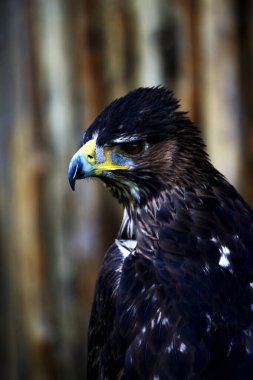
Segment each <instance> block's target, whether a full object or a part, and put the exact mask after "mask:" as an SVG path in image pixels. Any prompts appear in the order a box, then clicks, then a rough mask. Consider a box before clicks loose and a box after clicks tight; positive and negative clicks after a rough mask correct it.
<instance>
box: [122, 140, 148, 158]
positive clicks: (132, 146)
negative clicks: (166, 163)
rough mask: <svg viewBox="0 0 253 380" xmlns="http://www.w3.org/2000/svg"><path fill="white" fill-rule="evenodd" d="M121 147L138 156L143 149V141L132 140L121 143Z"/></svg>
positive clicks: (124, 150) (131, 154)
mask: <svg viewBox="0 0 253 380" xmlns="http://www.w3.org/2000/svg"><path fill="white" fill-rule="evenodd" d="M120 148H121V150H123V152H125V153H127V154H129V156H136V155H137V154H139V153H141V151H142V150H143V143H142V142H141V141H131V142H127V143H123V144H121V145H120Z"/></svg>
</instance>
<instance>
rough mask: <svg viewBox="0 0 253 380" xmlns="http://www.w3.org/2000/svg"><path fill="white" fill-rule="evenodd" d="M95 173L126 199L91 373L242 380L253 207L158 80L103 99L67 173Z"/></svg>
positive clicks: (95, 327)
mask: <svg viewBox="0 0 253 380" xmlns="http://www.w3.org/2000/svg"><path fill="white" fill-rule="evenodd" d="M89 176H97V177H99V178H101V180H102V181H103V182H104V183H105V184H106V185H107V186H108V187H109V189H110V190H111V191H112V193H113V194H114V195H115V196H116V197H117V198H118V200H119V201H120V202H122V203H123V205H124V208H125V213H124V218H123V222H122V226H121V228H120V231H119V233H118V236H117V239H116V240H115V242H114V243H113V245H112V246H111V247H110V248H109V250H108V252H107V253H106V256H105V259H104V262H103V265H102V268H101V271H100V275H99V278H98V282H97V286H96V292H95V298H94V303H93V309H92V314H91V320H90V328H89V352H88V378H89V379H110V380H112V379H153V380H158V379H159V380H163V379H171V380H172V379H176V380H184V379H185V380H186V379H187V380H188V379H191V380H197V379H209V380H211V379H213V380H214V379H215V380H217V379H226V380H247V379H248V380H249V379H251V378H252V374H253V337H252V332H253V213H252V210H251V209H250V207H249V206H248V205H247V204H246V202H245V201H244V200H243V198H242V197H241V196H240V195H239V194H238V192H237V191H236V190H235V189H234V188H233V186H231V185H230V184H229V183H228V182H227V181H226V179H225V178H224V177H223V176H222V175H221V174H220V173H219V172H218V171H217V170H216V169H215V168H214V167H213V166H212V165H211V163H210V162H209V160H208V157H207V155H206V153H205V147H204V144H203V142H202V139H201V137H200V134H199V131H198V130H197V128H196V127H195V126H194V125H193V124H192V123H191V121H190V120H189V119H188V117H187V115H186V114H185V113H182V112H179V111H178V102H177V101H176V100H175V98H174V97H173V95H172V93H171V92H169V91H168V90H166V89H164V88H161V87H159V88H151V89H147V88H141V89H138V90H135V91H133V92H130V93H129V94H128V95H126V96H125V97H123V98H120V99H118V100H116V101H115V102H113V103H112V104H111V105H109V106H108V107H107V108H106V109H105V110H104V111H103V112H102V113H101V115H99V116H98V118H97V119H96V120H95V122H94V123H93V124H92V125H91V127H90V128H89V129H88V130H87V131H86V132H85V133H84V136H83V140H82V148H81V149H80V150H79V151H78V152H77V153H76V154H75V156H74V157H73V159H72V161H71V163H70V167H69V180H70V184H71V186H72V188H74V185H75V180H76V179H79V178H86V177H89Z"/></svg>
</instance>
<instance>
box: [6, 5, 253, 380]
mask: <svg viewBox="0 0 253 380" xmlns="http://www.w3.org/2000/svg"><path fill="white" fill-rule="evenodd" d="M0 25H1V28H0V302H1V303H0V305H1V312H0V322H1V323H0V351H1V361H0V378H1V379H11V380H12V379H14V380H16V379H26V380H27V379H28V380H29V379H32V380H33V379H35V380H37V379H39V380H42V379H43V380H44V379H45V380H47V379H63V380H64V379H68V380H69V379H70V380H72V379H85V367H86V359H85V355H86V340H87V323H88V319H89V312H90V307H91V302H92V296H93V291H94V284H95V280H96V277H97V273H98V270H99V266H100V263H101V260H102V258H103V255H104V253H105V251H106V249H107V248H108V246H109V245H110V244H111V243H112V241H113V239H114V237H115V234H116V232H117V229H118V227H119V224H120V219H121V212H122V210H121V208H120V206H118V205H117V202H116V200H114V199H112V197H111V195H110V194H108V193H107V191H106V189H105V188H104V187H103V185H102V184H101V183H99V182H96V181H87V182H86V183H83V182H80V183H77V189H76V191H75V193H72V191H71V189H70V187H69V184H68V181H67V169H68V164H69V160H70V158H71V156H72V155H73V154H74V153H75V151H76V149H77V148H78V147H79V143H80V141H81V135H82V133H83V131H84V130H85V129H86V128H87V127H88V126H89V124H90V123H91V121H92V120H93V119H94V118H95V116H96V115H97V114H98V113H99V112H100V111H101V110H102V109H103V108H104V106H105V105H106V104H108V103H109V102H110V101H111V100H112V99H114V98H115V97H118V96H121V95H124V94H125V93H126V92H127V91H129V90H130V89H133V88H135V87H138V86H153V85H158V84H163V85H165V86H168V87H169V88H171V89H173V90H174V92H175V94H176V96H177V97H178V98H180V99H181V104H182V108H183V109H184V110H188V111H189V114H190V116H191V118H192V119H193V120H194V121H195V122H196V123H197V125H198V126H199V128H200V129H201V130H202V132H203V135H204V137H205V141H206V142H207V145H208V151H209V153H210V155H211V159H212V162H213V163H214V164H215V166H216V167H217V168H218V169H219V170H220V171H222V172H223V173H224V174H225V175H226V176H227V177H228V178H229V180H230V181H231V182H232V183H233V184H234V185H235V186H236V187H237V188H239V190H240V191H241V192H242V194H243V195H244V197H245V198H246V200H247V201H248V202H249V203H250V204H251V205H253V74H252V73H253V69H252V68H253V1H251V0H249V1H247V0H237V1H236V0H128V1H124V0H1V2H0Z"/></svg>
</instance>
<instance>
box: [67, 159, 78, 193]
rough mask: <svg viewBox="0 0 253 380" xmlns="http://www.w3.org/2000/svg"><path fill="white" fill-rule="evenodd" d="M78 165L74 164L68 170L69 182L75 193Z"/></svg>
mask: <svg viewBox="0 0 253 380" xmlns="http://www.w3.org/2000/svg"><path fill="white" fill-rule="evenodd" d="M75 174H76V165H73V164H72V162H71V163H70V165H69V170H68V180H69V184H70V187H71V189H72V190H73V191H75V184H76V178H75Z"/></svg>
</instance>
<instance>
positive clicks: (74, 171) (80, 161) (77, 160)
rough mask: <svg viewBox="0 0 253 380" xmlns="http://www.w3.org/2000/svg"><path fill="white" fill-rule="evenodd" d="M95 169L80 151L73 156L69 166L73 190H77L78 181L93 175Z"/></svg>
mask: <svg viewBox="0 0 253 380" xmlns="http://www.w3.org/2000/svg"><path fill="white" fill-rule="evenodd" d="M93 169H94V167H93V166H92V165H91V164H90V163H89V162H88V161H87V160H86V158H85V157H84V155H83V153H82V152H80V150H79V151H78V152H77V153H76V154H75V155H74V156H73V158H72V159H71V161H70V164H69V170H68V179H69V184H70V187H71V189H72V190H73V191H74V190H75V184H76V180H77V179H83V178H87V177H89V176H90V175H91V172H92V171H93Z"/></svg>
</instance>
